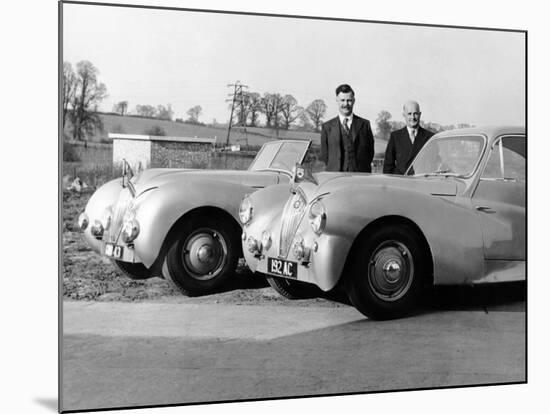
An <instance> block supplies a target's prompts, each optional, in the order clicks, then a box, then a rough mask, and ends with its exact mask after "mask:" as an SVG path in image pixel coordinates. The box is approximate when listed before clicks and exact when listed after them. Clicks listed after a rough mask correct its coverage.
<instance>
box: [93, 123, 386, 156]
mask: <svg viewBox="0 0 550 414" xmlns="http://www.w3.org/2000/svg"><path fill="white" fill-rule="evenodd" d="M100 118H101V120H102V121H103V131H100V132H98V133H97V134H96V136H95V137H93V139H92V141H102V140H103V141H106V140H108V139H109V138H108V136H109V133H121V134H137V135H146V132H145V131H146V130H148V129H150V128H151V127H153V126H159V127H161V128H162V129H163V130H164V131H165V132H166V135H167V136H174V137H197V138H216V142H217V143H218V144H224V143H225V142H226V139H227V128H217V127H216V128H215V127H211V126H202V125H192V124H184V123H181V122H173V121H164V120H160V119H148V118H135V117H131V116H119V115H109V114H100ZM274 139H300V140H311V141H312V143H313V144H314V145H321V135H320V133H317V132H308V131H295V130H288V131H287V130H284V129H280V130H278V131H277V130H275V129H270V128H260V127H247V128H246V131H245V129H244V128H241V127H233V128H232V129H231V136H230V144H241V145H254V146H258V145H263V144H264V143H265V142H267V141H271V140H274ZM374 141H375V142H374V149H375V153H376V154H383V153H384V151H385V149H386V144H387V142H386V141H383V140H378V139H375V140H374Z"/></svg>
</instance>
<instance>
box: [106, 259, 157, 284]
mask: <svg viewBox="0 0 550 414" xmlns="http://www.w3.org/2000/svg"><path fill="white" fill-rule="evenodd" d="M112 262H113V264H114V265H115V267H116V268H117V269H118V270H119V271H120V272H121V273H122V274H123V275H125V276H128V277H129V278H130V279H133V280H144V279H149V278H150V277H151V273H150V272H149V270H148V269H147V268H146V267H145V265H144V264H143V263H128V262H121V261H120V260H112Z"/></svg>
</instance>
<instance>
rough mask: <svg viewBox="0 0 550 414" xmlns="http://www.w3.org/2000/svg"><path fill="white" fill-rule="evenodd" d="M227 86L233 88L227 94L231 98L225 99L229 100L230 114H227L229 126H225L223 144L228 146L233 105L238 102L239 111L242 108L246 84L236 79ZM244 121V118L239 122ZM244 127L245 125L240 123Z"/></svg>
mask: <svg viewBox="0 0 550 414" xmlns="http://www.w3.org/2000/svg"><path fill="white" fill-rule="evenodd" d="M227 87H228V88H231V87H232V88H233V93H232V94H231V93H230V94H229V95H228V96H229V97H230V98H231V99H226V100H225V101H226V102H231V115H229V126H228V128H227V139H226V141H225V146H226V147H227V146H229V136H230V134H231V126H232V124H233V112H234V110H235V105H236V104H240V105H241V111H242V110H243V109H244V95H243V88H248V86H247V85H243V84H242V83H241V82H240V81H237V82H235V83H231V84H229V85H227ZM241 116H242V113H241ZM245 122H246V119H243V120H242V122H241V123H243V124H244V123H245ZM242 126H244V127H246V125H242ZM245 133H246V129H245ZM247 141H248V137H247Z"/></svg>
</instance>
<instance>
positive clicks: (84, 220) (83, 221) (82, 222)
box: [78, 212, 90, 231]
mask: <svg viewBox="0 0 550 414" xmlns="http://www.w3.org/2000/svg"><path fill="white" fill-rule="evenodd" d="M88 224H90V219H89V218H88V215H87V214H86V213H85V212H82V213H80V215H79V216H78V227H80V230H82V231H84V230H86V229H87V228H88Z"/></svg>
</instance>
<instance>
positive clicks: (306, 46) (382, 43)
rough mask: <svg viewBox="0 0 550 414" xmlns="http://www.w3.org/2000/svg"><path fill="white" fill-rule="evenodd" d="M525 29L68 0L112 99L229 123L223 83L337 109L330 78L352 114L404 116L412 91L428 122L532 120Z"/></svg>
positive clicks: (68, 34)
mask: <svg viewBox="0 0 550 414" xmlns="http://www.w3.org/2000/svg"><path fill="white" fill-rule="evenodd" d="M524 45H525V38H524V34H523V33H510V32H497V31H482V30H466V29H446V28H428V27H417V26H402V25H389V24H375V23H358V22H338V21H328V20H309V19H296V18H278V17H259V16H249V15H227V14H215V13H202V12H187V11H165V10H147V9H133V8H119V7H106V6H95V5H75V4H65V5H64V6H63V60H64V61H69V62H71V63H72V64H73V65H75V64H76V63H77V62H78V61H80V60H89V61H91V62H92V63H93V64H94V65H95V66H96V67H97V68H98V69H99V70H100V80H101V81H102V82H104V83H105V84H106V86H107V91H108V94H109V97H108V98H107V99H105V100H104V101H103V103H102V105H101V109H102V110H104V111H110V110H111V109H112V106H113V104H114V103H115V102H118V101H122V100H127V101H129V104H130V109H134V108H135V106H136V105H137V104H142V105H143V104H149V105H153V106H156V105H158V104H163V105H166V104H168V103H171V104H172V108H173V110H174V112H175V117H179V118H187V115H186V111H187V110H188V109H189V108H191V107H192V106H195V105H201V106H202V108H203V115H202V116H201V118H200V120H201V121H202V122H207V123H208V122H211V121H212V120H213V118H215V119H216V120H217V121H218V122H227V120H228V118H229V110H228V109H227V103H226V102H225V99H226V98H227V95H228V94H229V93H230V92H231V90H230V88H228V87H227V84H231V83H234V82H235V81H237V80H239V81H241V82H242V83H244V84H246V85H248V86H249V91H255V92H259V93H261V94H263V93H264V92H279V93H281V94H283V95H284V94H291V95H293V96H294V97H295V98H296V99H297V100H298V103H299V104H300V105H302V106H307V104H309V103H310V102H311V101H313V100H314V99H317V98H320V99H323V100H324V101H325V102H326V103H327V105H328V108H329V109H328V112H327V116H326V119H328V118H331V117H332V116H334V115H335V114H336V111H337V109H336V105H335V102H334V88H335V87H336V86H337V85H338V84H340V83H349V84H351V86H352V87H353V88H354V89H355V93H356V106H355V113H357V114H358V115H361V116H363V117H366V118H368V119H370V120H371V121H374V120H375V119H376V116H377V114H378V113H379V112H380V111H381V110H388V111H389V112H391V114H392V115H393V118H394V119H398V120H401V119H402V118H401V107H402V104H403V102H404V101H405V100H408V99H415V100H418V101H419V102H420V105H421V109H422V112H423V115H422V116H423V119H424V120H425V121H433V122H438V123H441V124H457V123H462V122H465V123H471V124H476V125H483V124H498V123H506V124H524V122H525V46H524Z"/></svg>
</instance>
